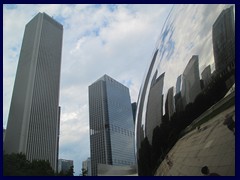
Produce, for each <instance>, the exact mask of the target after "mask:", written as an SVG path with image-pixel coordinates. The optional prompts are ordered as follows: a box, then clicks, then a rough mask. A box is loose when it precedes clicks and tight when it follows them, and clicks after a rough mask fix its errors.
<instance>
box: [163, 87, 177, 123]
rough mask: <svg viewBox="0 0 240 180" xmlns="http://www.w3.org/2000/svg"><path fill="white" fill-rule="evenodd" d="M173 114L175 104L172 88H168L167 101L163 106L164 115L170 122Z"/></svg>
mask: <svg viewBox="0 0 240 180" xmlns="http://www.w3.org/2000/svg"><path fill="white" fill-rule="evenodd" d="M174 112H175V103H174V98H173V87H171V88H169V90H168V93H167V99H166V104H165V114H166V115H167V118H168V120H171V117H172V115H173V113H174Z"/></svg>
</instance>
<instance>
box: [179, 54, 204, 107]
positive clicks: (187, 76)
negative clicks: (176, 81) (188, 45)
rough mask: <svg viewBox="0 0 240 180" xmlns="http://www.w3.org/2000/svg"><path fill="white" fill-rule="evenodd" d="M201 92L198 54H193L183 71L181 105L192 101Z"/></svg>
mask: <svg viewBox="0 0 240 180" xmlns="http://www.w3.org/2000/svg"><path fill="white" fill-rule="evenodd" d="M200 92H201V87H200V76H199V63H198V56H196V55H194V56H192V58H191V59H190V60H189V62H188V64H187V66H186V68H185V70H184V72H183V84H182V91H181V95H182V98H183V106H184V107H185V106H186V105H187V104H189V103H191V102H193V101H194V100H195V98H196V97H197V95H198V94H199V93H200Z"/></svg>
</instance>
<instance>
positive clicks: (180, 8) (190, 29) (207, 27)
mask: <svg viewBox="0 0 240 180" xmlns="http://www.w3.org/2000/svg"><path fill="white" fill-rule="evenodd" d="M230 6H232V5H223V4H218V5H216V4H204V5H203V4H193V5H173V7H172V9H171V11H170V12H169V15H168V17H167V19H166V21H165V24H164V26H163V28H162V30H161V34H160V37H159V38H158V40H157V43H156V47H155V49H154V51H153V54H154V53H155V52H156V50H157V49H158V51H159V52H158V54H157V57H156V60H155V63H154V66H153V69H152V73H151V76H150V81H151V79H152V77H153V76H154V73H155V72H156V70H157V71H158V73H157V77H159V76H160V75H161V74H162V73H165V75H164V85H163V94H164V96H163V98H164V100H163V102H165V101H166V94H167V91H168V89H169V88H170V87H172V86H174V94H175V92H176V81H177V77H178V76H179V75H181V74H182V73H183V71H184V69H185V67H186V66H187V63H188V62H189V60H190V59H191V57H192V56H193V55H198V58H199V73H200V78H201V73H202V71H203V70H204V69H205V68H206V67H207V66H208V65H210V67H211V73H212V72H213V71H214V70H215V64H214V56H213V44H212V26H213V23H214V21H215V20H216V19H217V17H218V16H219V14H220V13H221V11H222V10H223V9H226V8H228V7H230ZM234 13H235V11H234ZM152 56H153V55H152ZM151 60H152V59H151ZM151 60H149V63H150V61H151ZM145 78H146V74H145ZM144 80H145V79H144ZM142 88H143V84H142V87H141V91H142ZM149 88H150V87H149V86H148V87H147V90H146V92H148V91H149ZM140 94H141V92H140ZM147 100H148V96H146V99H145V101H144V102H145V103H144V107H143V116H142V125H144V124H145V115H146V102H147ZM164 111H165V108H163V114H164Z"/></svg>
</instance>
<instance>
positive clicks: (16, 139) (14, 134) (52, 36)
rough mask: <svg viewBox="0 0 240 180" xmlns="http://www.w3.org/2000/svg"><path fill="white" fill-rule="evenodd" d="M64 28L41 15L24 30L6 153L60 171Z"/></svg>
mask: <svg viewBox="0 0 240 180" xmlns="http://www.w3.org/2000/svg"><path fill="white" fill-rule="evenodd" d="M62 37H63V26H62V25H61V24H59V23H58V22H57V21H55V20H54V19H52V18H51V17H50V16H48V15H47V14H45V13H38V14H37V15H36V16H35V17H34V18H33V19H32V20H31V21H30V22H29V23H28V24H27V25H26V27H25V32H24V37H23V42H22V47H21V52H20V57H19V62H18V68H17V73H16V79H15V84H14V89H13V94H12V101H11V106H10V111H9V117H8V124H7V131H6V139H5V143H4V151H5V153H24V154H26V156H27V159H28V160H30V161H31V160H34V159H41V160H48V161H49V162H50V164H51V166H52V167H53V169H54V170H57V161H58V136H59V121H60V108H59V85H60V68H61V52H62Z"/></svg>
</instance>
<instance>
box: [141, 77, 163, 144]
mask: <svg viewBox="0 0 240 180" xmlns="http://www.w3.org/2000/svg"><path fill="white" fill-rule="evenodd" d="M155 78H156V73H155ZM155 78H153V80H152V83H151V87H150V91H149V97H148V103H147V112H146V126H145V128H146V130H145V131H146V136H147V137H148V141H149V143H150V144H152V136H153V129H154V128H155V127H156V126H160V124H161V121H162V114H163V95H162V92H163V83H164V73H163V74H161V75H160V76H159V77H158V78H157V79H155Z"/></svg>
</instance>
